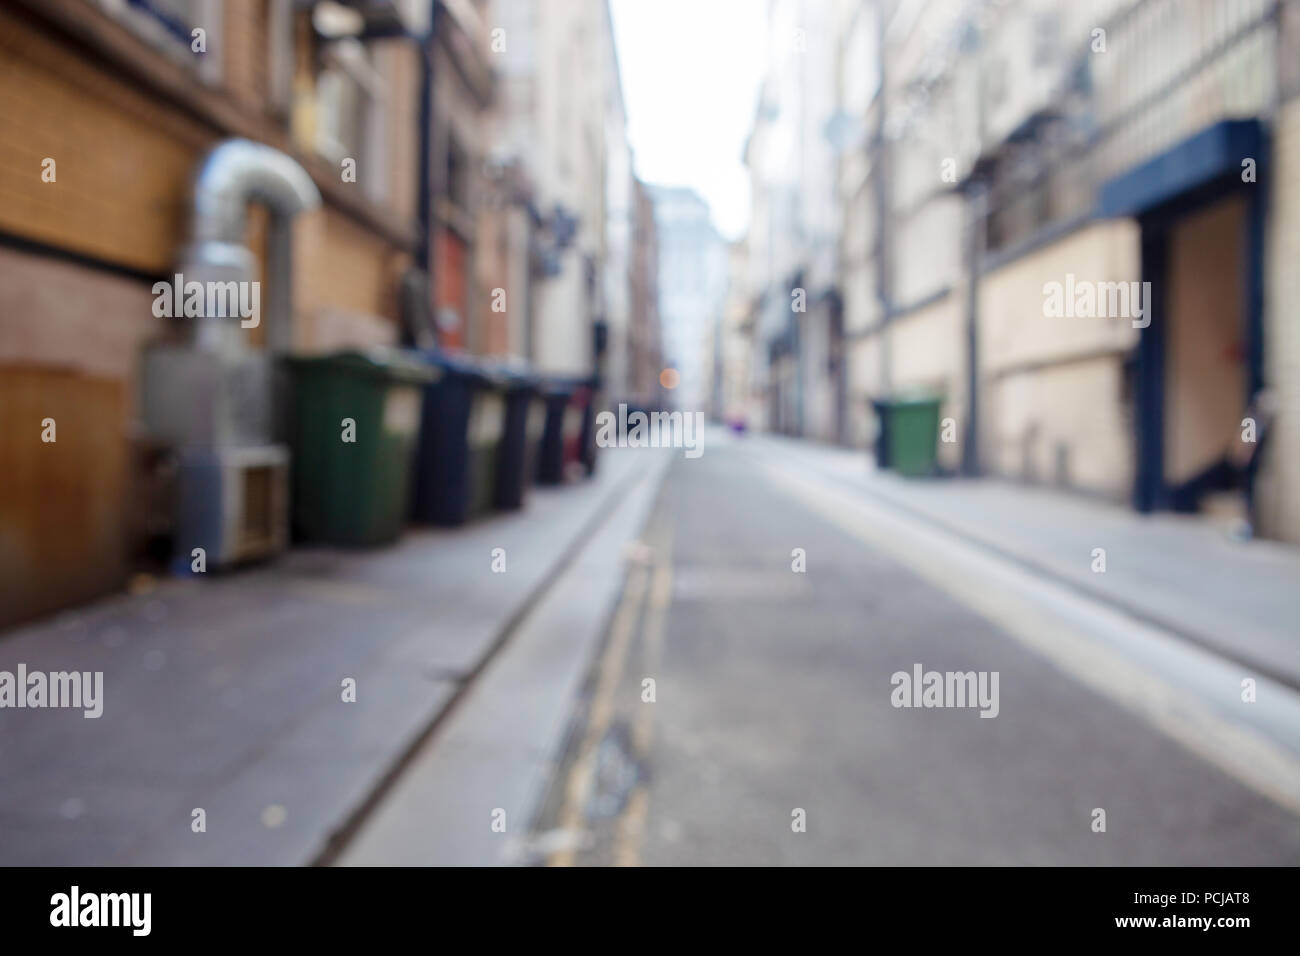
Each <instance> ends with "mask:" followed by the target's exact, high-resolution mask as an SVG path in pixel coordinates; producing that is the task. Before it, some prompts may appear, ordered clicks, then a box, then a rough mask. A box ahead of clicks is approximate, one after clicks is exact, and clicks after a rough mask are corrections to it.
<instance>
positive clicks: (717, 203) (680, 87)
mask: <svg viewBox="0 0 1300 956" xmlns="http://www.w3.org/2000/svg"><path fill="white" fill-rule="evenodd" d="M610 9H611V11H612V14H613V21H614V42H615V44H616V45H617V47H618V60H619V69H620V70H621V72H622V77H623V99H624V101H625V102H626V104H627V131H628V139H629V140H630V142H631V144H632V151H633V154H634V157H635V168H636V173H637V176H638V177H640V179H642V180H643V181H645V182H647V183H656V184H663V185H670V186H690V187H692V188H693V189H695V190H696V191H697V192H698V193H699V194H700V195H701V196H703V197H704V199H705V201H706V202H707V203H708V204H709V207H710V208H711V209H712V211H713V222H714V225H716V226H717V227H718V230H719V231H720V232H721V233H722V234H723V235H724V236H726V237H727V238H728V239H737V238H739V237H740V236H741V235H743V234H744V232H745V228H746V226H748V224H749V178H748V176H747V175H746V172H745V165H744V162H743V161H742V158H741V154H742V152H743V150H744V148H745V138H746V137H747V136H748V135H749V130H750V127H751V125H752V124H753V122H754V110H755V108H756V106H757V103H758V89H759V84H760V83H761V81H762V77H763V69H764V66H765V63H766V57H767V46H766V44H767V27H766V22H767V3H766V2H765V0H610Z"/></svg>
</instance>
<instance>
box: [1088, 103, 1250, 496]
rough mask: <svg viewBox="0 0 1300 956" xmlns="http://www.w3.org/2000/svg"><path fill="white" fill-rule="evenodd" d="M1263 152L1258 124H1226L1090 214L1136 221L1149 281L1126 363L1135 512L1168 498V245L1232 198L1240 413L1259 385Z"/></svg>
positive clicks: (1112, 188) (1131, 181) (1124, 180)
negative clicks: (1237, 248)
mask: <svg viewBox="0 0 1300 956" xmlns="http://www.w3.org/2000/svg"><path fill="white" fill-rule="evenodd" d="M1266 151H1267V139H1266V136H1265V132H1264V129H1263V127H1262V126H1261V124H1260V123H1259V121H1258V120H1226V121H1224V122H1221V123H1216V124H1214V125H1213V126H1210V127H1207V128H1206V129H1204V130H1202V131H1201V132H1199V133H1197V134H1196V135H1194V136H1191V137H1189V138H1188V139H1186V140H1184V141H1183V142H1181V143H1179V144H1178V145H1177V146H1175V147H1173V148H1172V149H1170V150H1168V151H1166V152H1165V153H1162V154H1161V155H1160V156H1158V157H1156V158H1155V159H1153V160H1151V161H1149V162H1147V163H1144V164H1142V165H1141V166H1139V167H1137V168H1136V169H1133V170H1131V171H1129V172H1127V173H1124V174H1123V175H1121V176H1117V177H1116V178H1115V179H1112V180H1110V181H1109V182H1108V183H1106V184H1105V185H1104V186H1103V187H1102V189H1101V192H1100V194H1099V198H1098V215H1100V216H1105V217H1116V216H1132V217H1135V218H1136V219H1137V220H1138V224H1139V226H1140V228H1141V234H1142V238H1141V243H1142V280H1143V281H1144V282H1150V283H1151V286H1150V289H1151V301H1150V302H1149V303H1148V309H1149V312H1148V317H1149V318H1150V320H1151V321H1150V325H1148V326H1147V328H1145V329H1142V330H1141V331H1140V333H1139V334H1140V337H1139V339H1138V345H1137V350H1136V353H1135V356H1134V359H1135V361H1134V363H1133V374H1134V383H1133V384H1134V390H1133V396H1134V426H1135V432H1136V434H1135V439H1136V468H1135V470H1134V480H1133V505H1134V507H1135V508H1137V509H1138V510H1139V511H1155V510H1158V509H1162V508H1167V507H1169V502H1170V499H1171V488H1170V486H1169V485H1168V483H1167V482H1166V481H1165V462H1164V458H1165V445H1164V437H1165V357H1166V354H1167V344H1168V321H1167V318H1168V316H1167V306H1168V295H1167V291H1166V290H1167V288H1168V280H1169V237H1170V235H1171V233H1172V230H1173V227H1174V226H1175V225H1176V224H1177V223H1178V222H1179V221H1180V220H1182V219H1184V218H1185V217H1187V216H1188V215H1190V214H1192V213H1194V212H1197V211H1198V210H1200V209H1202V208H1204V207H1205V206H1208V205H1210V204H1211V203H1214V202H1217V201H1219V200H1222V199H1227V198H1229V197H1231V196H1234V195H1240V196H1242V197H1243V198H1244V199H1245V200H1246V216H1245V235H1244V236H1243V237H1242V239H1241V241H1242V253H1243V255H1242V269H1243V273H1244V274H1243V275H1242V289H1243V290H1244V293H1245V295H1244V299H1245V300H1244V301H1243V303H1242V318H1243V322H1244V326H1245V327H1244V328H1243V329H1242V335H1243V339H1244V341H1245V343H1246V349H1245V353H1246V354H1245V361H1246V374H1245V381H1246V394H1245V395H1244V396H1243V400H1244V404H1243V406H1242V407H1243V408H1245V407H1247V406H1249V405H1250V403H1251V402H1252V401H1253V400H1254V398H1255V395H1256V394H1257V393H1258V392H1259V390H1260V389H1261V388H1262V387H1263V384H1264V321H1263V311H1264V292H1263V290H1264V225H1265V216H1266V210H1267V208H1268V203H1267V195H1266V184H1267V178H1266V176H1265V168H1266V165H1267V164H1266ZM1246 159H1253V160H1254V161H1255V181H1254V182H1249V183H1248V182H1243V181H1242V173H1243V167H1242V163H1243V161H1244V160H1246ZM1247 495H1248V497H1249V495H1250V489H1247Z"/></svg>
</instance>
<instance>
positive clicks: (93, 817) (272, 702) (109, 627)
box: [0, 452, 639, 866]
mask: <svg viewBox="0 0 1300 956" xmlns="http://www.w3.org/2000/svg"><path fill="white" fill-rule="evenodd" d="M638 473H639V468H638V460H637V459H636V456H635V455H631V454H626V453H619V452H613V453H610V452H606V453H605V454H603V455H602V457H601V463H600V467H599V468H598V470H597V473H596V476H595V477H594V479H593V480H591V481H590V482H588V483H585V484H582V485H576V486H569V487H564V488H557V489H534V492H533V494H532V496H531V499H530V501H529V503H528V506H527V508H526V509H525V510H524V511H523V512H520V513H517V514H513V515H503V516H497V517H494V518H492V519H491V520H488V521H485V522H482V523H478V524H474V525H470V526H468V527H466V528H463V529H458V530H454V531H427V530H419V531H411V532H408V533H407V534H406V536H405V537H403V539H402V540H401V541H400V542H399V543H398V544H396V545H395V546H393V547H390V548H387V549H383V550H377V551H361V552H357V551H339V550H333V549H312V550H297V551H294V552H291V553H290V554H288V555H286V556H284V557H283V558H282V559H280V560H279V561H277V562H275V563H274V564H272V565H269V566H264V567H261V568H256V569H251V570H248V571H243V572H238V573H232V574H225V575H212V576H210V577H207V578H205V579H203V578H195V579H190V580H175V581H165V582H162V583H161V585H160V586H159V587H158V588H157V589H156V590H154V591H153V592H151V593H150V594H148V595H141V596H131V597H121V598H114V599H110V600H107V601H103V602H99V603H97V604H94V605H91V606H88V607H85V608H82V609H79V610H77V611H75V612H69V613H66V614H64V615H61V616H60V617H58V618H56V619H54V620H51V621H47V622H42V623H38V624H36V625H33V626H29V627H26V628H23V629H20V630H17V631H14V632H12V633H10V634H8V635H6V636H3V637H0V670H7V671H10V672H13V671H15V670H16V668H17V665H18V664H19V663H20V662H21V663H24V664H26V666H27V669H28V671H29V672H31V671H37V670H41V671H65V670H76V671H103V672H104V712H103V716H102V717H100V718H98V719H86V718H84V717H83V715H82V712H81V711H80V710H30V709H23V710H16V709H5V710H0V767H2V768H3V774H2V776H0V865H7V866H13V865H36V864H39V865H73V864H76V865H87V864H89V865H97V864H209V865H226V864H240V865H262V864H272V865H292V864H303V863H308V862H311V861H313V860H315V859H316V858H317V857H318V856H319V855H320V854H321V853H322V851H323V850H324V849H325V847H326V846H327V845H328V841H329V838H330V837H331V835H332V834H333V833H334V832H335V831H336V830H338V829H339V828H340V827H342V826H345V825H346V824H347V823H348V821H349V820H350V819H351V817H352V816H353V814H354V813H355V812H356V811H357V810H358V809H359V808H360V807H362V806H364V805H365V802H366V800H367V798H368V796H369V795H370V793H371V792H372V791H373V790H374V788H375V787H376V786H378V785H379V784H380V783H382V782H383V781H384V779H385V778H386V777H387V776H388V775H390V774H391V773H393V772H395V770H396V768H397V767H398V766H400V764H401V761H402V760H403V759H404V758H405V757H406V755H407V754H408V753H410V752H411V751H412V750H413V748H414V747H416V746H418V744H419V742H420V741H421V739H422V738H423V735H424V734H425V733H426V732H427V731H428V729H429V728H430V727H431V726H433V724H434V722H435V721H436V720H437V719H438V718H439V715H440V714H441V713H443V711H444V710H445V709H446V708H447V707H448V705H449V703H451V702H452V701H453V700H454V699H456V696H457V693H458V691H459V689H460V688H461V687H463V686H464V684H465V682H466V681H467V679H468V678H470V677H472V676H473V675H474V674H475V673H476V672H477V671H478V669H479V668H481V667H482V666H484V664H485V662H486V660H487V659H488V658H489V657H490V656H491V654H492V652H493V651H494V650H495V649H496V648H497V647H498V646H499V643H500V641H501V640H502V639H503V637H504V636H505V635H507V634H508V633H509V630H510V628H511V627H512V626H513V625H514V623H515V622H516V621H518V620H519V619H520V618H521V617H522V616H523V615H524V613H525V612H526V611H527V610H528V608H529V607H530V606H531V605H532V604H533V603H534V602H535V601H536V600H537V599H538V597H539V596H540V595H541V593H543V592H544V591H545V589H546V587H547V586H548V585H549V583H550V581H551V580H552V579H553V578H554V576H555V575H556V574H558V573H559V572H560V570H561V569H562V567H563V566H564V565H565V563H566V562H567V561H568V560H570V559H571V558H572V556H573V555H574V554H576V553H577V551H578V549H579V548H580V546H581V544H582V543H583V542H584V541H585V540H586V539H587V538H588V537H589V536H590V535H591V534H592V533H593V532H594V531H595V530H596V529H597V528H598V527H599V526H600V525H601V524H602V523H603V521H604V520H605V519H606V518H607V517H608V515H609V513H610V512H611V510H612V507H613V505H614V504H615V503H616V502H617V501H618V500H620V499H621V497H622V495H623V494H624V493H625V492H626V490H627V489H628V488H629V487H630V486H631V484H632V483H634V482H635V480H636V478H637V477H638ZM495 548H503V549H504V550H505V560H506V571H505V573H493V572H492V570H491V564H492V552H493V549H495ZM346 678H353V679H355V681H356V687H357V691H356V698H357V699H356V702H355V703H344V702H343V700H342V689H341V688H342V682H343V681H344V680H345V679H346ZM199 808H201V809H202V810H203V811H204V813H205V816H206V832H203V833H195V832H193V830H192V827H191V821H192V819H193V816H194V814H193V811H194V810H195V809H199Z"/></svg>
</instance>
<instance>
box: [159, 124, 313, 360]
mask: <svg viewBox="0 0 1300 956" xmlns="http://www.w3.org/2000/svg"><path fill="white" fill-rule="evenodd" d="M253 202H257V203H261V204H262V205H264V206H266V208H267V209H268V210H270V213H271V229H270V236H269V243H268V262H267V270H266V271H267V276H268V278H269V279H270V284H271V293H272V296H271V299H270V301H269V303H268V306H269V308H267V309H265V310H264V311H265V312H268V313H269V315H270V319H271V323H270V328H269V329H268V335H267V343H268V345H269V346H270V347H271V348H272V349H273V350H283V349H288V348H289V347H291V345H292V317H293V310H292V301H291V296H290V289H291V286H292V265H293V256H292V244H291V239H290V236H291V230H290V224H291V223H292V221H293V218H294V217H295V216H297V215H299V214H300V213H303V212H308V211H311V210H313V209H317V208H318V207H319V206H320V204H321V196H320V191H319V190H318V189H317V188H316V184H315V183H314V182H312V180H311V176H309V175H308V174H307V171H306V170H305V169H303V168H302V166H301V165H299V164H298V162H297V161H296V160H294V159H293V158H292V157H290V156H288V155H286V154H285V153H282V152H280V150H278V149H274V148H272V147H270V146H267V145H266V144H265V143H256V142H253V141H252V140H248V139H228V140H225V141H223V142H221V143H218V144H217V145H216V146H214V147H213V148H212V149H211V150H209V151H208V153H207V155H206V156H205V157H204V158H203V161H202V162H201V163H200V165H199V168H198V173H197V175H196V176H195V180H194V208H193V221H192V225H191V242H190V244H189V245H187V246H186V247H185V249H184V250H183V252H182V255H181V271H182V272H183V273H186V278H187V280H188V279H189V278H191V277H193V278H197V279H199V281H209V280H215V281H230V280H234V281H238V282H246V281H251V279H252V276H253V274H254V271H255V270H254V266H255V261H254V258H253V255H252V253H251V252H250V251H249V250H248V249H247V248H246V247H245V246H244V236H245V233H246V230H247V227H248V206H249V204H250V203H253ZM230 324H231V323H229V322H227V321H225V320H216V319H211V318H209V319H205V320H204V321H202V322H200V323H199V329H198V344H199V345H200V346H201V347H203V348H206V349H213V350H221V349H222V343H223V342H224V343H225V345H226V347H227V348H231V349H234V350H240V349H242V345H241V342H242V339H241V338H240V337H238V336H232V335H231V334H230V333H229V332H228V331H227V330H228V329H229V327H230ZM234 325H235V327H236V328H238V323H234Z"/></svg>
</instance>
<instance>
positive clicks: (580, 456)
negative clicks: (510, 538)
mask: <svg viewBox="0 0 1300 956" xmlns="http://www.w3.org/2000/svg"><path fill="white" fill-rule="evenodd" d="M288 364H289V380H290V384H289V391H290V394H291V396H292V400H291V403H290V411H289V418H288V430H289V433H290V434H289V441H290V445H291V448H292V455H293V457H292V464H291V470H292V473H293V480H292V496H293V507H292V515H293V527H294V536H295V537H296V538H298V539H300V540H307V541H315V542H321V543H330V544H342V545H378V544H384V543H387V542H390V541H392V540H394V539H395V538H396V537H397V536H398V535H399V534H400V533H401V531H402V528H403V527H404V526H405V525H406V524H407V523H408V522H415V523H419V524H436V525H458V524H462V523H464V522H465V521H467V520H470V519H472V518H476V517H480V516H483V515H485V514H488V513H489V512H492V511H496V510H502V511H508V510H515V509H518V508H522V507H523V506H524V503H525V500H526V497H527V491H528V488H529V486H530V485H531V484H533V483H534V482H536V483H541V484H559V483H561V482H563V481H566V480H568V478H569V476H571V475H572V474H574V473H575V472H578V473H583V472H585V473H586V474H590V473H591V472H592V471H594V469H595V462H596V459H595V450H596V445H595V440H594V416H595V409H594V405H595V393H596V387H595V386H596V383H595V382H594V380H574V379H560V378H553V377H543V376H538V375H536V374H534V373H532V372H531V371H530V370H528V369H527V368H524V367H520V366H516V365H510V364H504V363H493V362H490V361H485V360H481V359H474V358H471V357H469V356H465V355H461V354H456V353H449V352H444V351H440V350H415V349H397V348H386V347H385V348H373V349H368V350H364V351H361V350H353V351H345V352H338V353H334V354H330V355H324V356H313V357H294V358H291V359H289V360H288Z"/></svg>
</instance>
